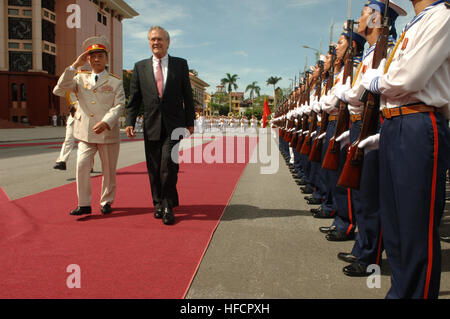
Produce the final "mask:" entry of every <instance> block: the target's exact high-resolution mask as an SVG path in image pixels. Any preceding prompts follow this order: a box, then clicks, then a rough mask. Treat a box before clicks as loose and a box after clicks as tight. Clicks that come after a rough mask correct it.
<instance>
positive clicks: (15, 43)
mask: <svg viewBox="0 0 450 319" xmlns="http://www.w3.org/2000/svg"><path fill="white" fill-rule="evenodd" d="M8 48H10V49H18V48H19V43H17V42H9V43H8Z"/></svg>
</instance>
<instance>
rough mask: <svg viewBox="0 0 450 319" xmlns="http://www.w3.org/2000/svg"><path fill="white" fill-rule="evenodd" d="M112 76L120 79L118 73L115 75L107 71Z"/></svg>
mask: <svg viewBox="0 0 450 319" xmlns="http://www.w3.org/2000/svg"><path fill="white" fill-rule="evenodd" d="M109 75H111V76H112V77H115V78H116V79H118V80H122V79H121V78H120V77H119V76H118V75H115V74H114V73H109Z"/></svg>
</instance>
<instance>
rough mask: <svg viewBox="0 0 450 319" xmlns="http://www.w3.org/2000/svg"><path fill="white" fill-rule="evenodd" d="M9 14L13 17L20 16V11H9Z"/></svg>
mask: <svg viewBox="0 0 450 319" xmlns="http://www.w3.org/2000/svg"><path fill="white" fill-rule="evenodd" d="M8 14H9V15H12V16H18V15H19V10H17V9H8Z"/></svg>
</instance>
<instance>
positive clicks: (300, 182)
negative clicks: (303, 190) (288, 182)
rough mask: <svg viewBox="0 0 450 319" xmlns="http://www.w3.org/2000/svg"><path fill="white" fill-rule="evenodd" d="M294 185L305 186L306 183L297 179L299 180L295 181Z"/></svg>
mask: <svg viewBox="0 0 450 319" xmlns="http://www.w3.org/2000/svg"><path fill="white" fill-rule="evenodd" d="M295 182H296V183H297V185H299V186H306V184H307V183H306V182H305V181H304V180H303V179H299V180H297V181H295Z"/></svg>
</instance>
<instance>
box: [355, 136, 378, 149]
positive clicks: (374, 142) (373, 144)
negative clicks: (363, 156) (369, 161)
mask: <svg viewBox="0 0 450 319" xmlns="http://www.w3.org/2000/svg"><path fill="white" fill-rule="evenodd" d="M358 148H364V153H368V152H370V151H374V150H377V149H379V148H380V133H378V134H375V135H371V136H369V137H367V138H365V139H364V140H362V141H361V142H359V144H358Z"/></svg>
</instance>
